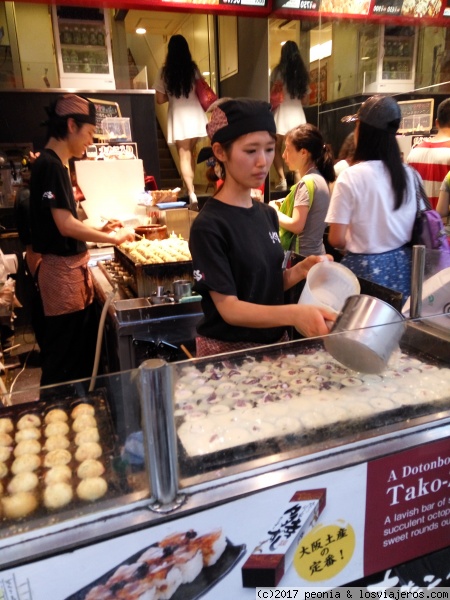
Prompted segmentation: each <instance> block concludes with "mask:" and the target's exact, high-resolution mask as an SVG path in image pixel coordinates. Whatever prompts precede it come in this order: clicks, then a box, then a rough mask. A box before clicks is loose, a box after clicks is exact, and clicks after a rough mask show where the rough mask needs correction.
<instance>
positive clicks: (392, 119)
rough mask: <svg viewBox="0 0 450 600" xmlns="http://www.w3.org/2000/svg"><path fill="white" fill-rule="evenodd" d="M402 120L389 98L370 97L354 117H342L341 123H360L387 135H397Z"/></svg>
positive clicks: (398, 109)
mask: <svg viewBox="0 0 450 600" xmlns="http://www.w3.org/2000/svg"><path fill="white" fill-rule="evenodd" d="M401 120H402V113H401V110H400V106H399V105H398V104H397V102H396V101H395V100H394V98H392V97H391V96H381V95H377V96H371V97H370V98H368V99H367V100H366V101H365V102H363V104H362V105H361V107H360V109H359V110H358V112H357V113H356V114H354V115H349V116H347V117H342V119H341V121H342V123H351V122H353V121H362V122H363V123H366V124H367V125H371V126H372V127H375V129H381V130H383V131H387V132H389V133H397V130H398V128H399V126H400V121H401Z"/></svg>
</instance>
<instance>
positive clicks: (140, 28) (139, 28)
mask: <svg viewBox="0 0 450 600" xmlns="http://www.w3.org/2000/svg"><path fill="white" fill-rule="evenodd" d="M136 33H137V34H139V35H144V33H147V30H146V29H145V27H136Z"/></svg>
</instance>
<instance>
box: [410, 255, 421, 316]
mask: <svg viewBox="0 0 450 600" xmlns="http://www.w3.org/2000/svg"><path fill="white" fill-rule="evenodd" d="M424 273H425V246H413V248H412V268H411V299H410V309H409V315H410V317H411V318H412V319H417V318H418V317H420V315H421V313H422V286H423V277H424Z"/></svg>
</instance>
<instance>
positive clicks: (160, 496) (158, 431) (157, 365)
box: [139, 358, 184, 512]
mask: <svg viewBox="0 0 450 600" xmlns="http://www.w3.org/2000/svg"><path fill="white" fill-rule="evenodd" d="M139 371H140V374H139V375H140V383H141V395H140V396H141V398H140V399H141V413H142V414H141V420H142V429H143V433H144V449H145V458H146V464H147V470H148V473H149V477H150V485H151V493H152V503H151V505H150V509H151V510H154V511H155V512H171V511H173V510H175V509H176V508H178V507H179V506H181V504H182V503H183V502H184V497H183V496H178V457H177V440H176V432H175V418H174V411H173V393H172V391H173V390H172V387H173V386H172V371H171V368H170V366H169V365H168V364H167V363H166V361H164V360H162V359H160V358H154V359H150V360H146V361H144V362H143V363H142V364H141V365H140V367H139Z"/></svg>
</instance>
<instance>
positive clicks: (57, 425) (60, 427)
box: [44, 421, 69, 437]
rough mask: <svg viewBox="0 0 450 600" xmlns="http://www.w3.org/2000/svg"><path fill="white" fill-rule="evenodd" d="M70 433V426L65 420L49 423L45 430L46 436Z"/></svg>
mask: <svg viewBox="0 0 450 600" xmlns="http://www.w3.org/2000/svg"><path fill="white" fill-rule="evenodd" d="M68 433H69V426H68V424H67V423H66V422H65V421H55V422H54V423H49V424H48V425H47V426H46V427H45V430H44V434H45V437H51V436H52V435H67V434H68Z"/></svg>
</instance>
